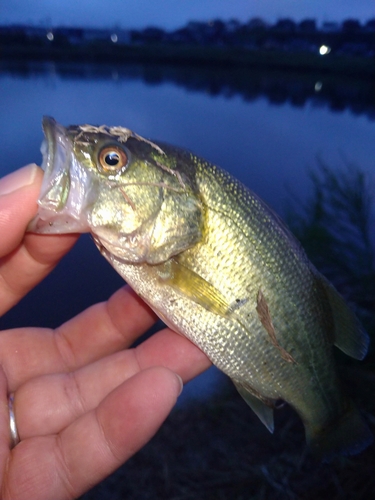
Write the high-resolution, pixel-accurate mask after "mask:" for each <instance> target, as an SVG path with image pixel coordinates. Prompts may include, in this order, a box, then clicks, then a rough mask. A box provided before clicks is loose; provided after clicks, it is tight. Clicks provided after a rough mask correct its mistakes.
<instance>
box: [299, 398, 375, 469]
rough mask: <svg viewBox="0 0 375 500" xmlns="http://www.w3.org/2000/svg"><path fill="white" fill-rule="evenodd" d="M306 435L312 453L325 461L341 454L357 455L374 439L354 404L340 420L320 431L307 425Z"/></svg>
mask: <svg viewBox="0 0 375 500" xmlns="http://www.w3.org/2000/svg"><path fill="white" fill-rule="evenodd" d="M306 437H307V442H308V444H309V446H310V448H311V451H312V453H313V454H314V455H315V456H316V457H317V458H318V459H320V460H322V461H324V462H329V461H330V460H332V459H333V458H335V457H337V456H340V455H356V454H357V453H360V452H361V451H362V450H364V449H365V448H367V447H368V446H370V444H372V442H373V440H374V437H373V435H372V432H371V431H370V429H369V427H368V426H367V424H366V423H365V422H364V420H363V419H362V417H361V415H360V414H359V411H358V410H357V409H356V408H355V407H354V405H351V406H350V408H349V410H348V411H347V412H346V413H344V414H343V415H342V417H341V418H340V419H339V420H337V421H336V422H333V423H332V424H331V425H329V426H328V427H326V428H324V429H320V430H319V431H318V432H316V431H315V432H311V429H309V428H308V427H307V428H306Z"/></svg>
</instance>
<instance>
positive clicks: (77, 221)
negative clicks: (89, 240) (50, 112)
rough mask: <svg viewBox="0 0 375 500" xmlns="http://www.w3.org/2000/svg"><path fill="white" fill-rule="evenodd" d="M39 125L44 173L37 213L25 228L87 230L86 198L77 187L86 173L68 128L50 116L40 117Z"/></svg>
mask: <svg viewBox="0 0 375 500" xmlns="http://www.w3.org/2000/svg"><path fill="white" fill-rule="evenodd" d="M42 127H43V131H44V135H45V138H44V140H43V142H42V146H41V152H42V155H43V162H42V169H43V170H44V177H43V181H42V186H41V191H40V194H39V199H38V206H39V209H38V213H37V215H36V216H35V217H34V219H32V221H31V222H30V223H29V225H28V227H27V231H29V232H34V233H43V234H66V233H82V232H88V231H89V228H88V223H87V220H86V219H85V218H84V214H83V204H84V201H85V200H84V196H83V191H82V190H81V191H79V184H80V181H81V180H82V178H85V179H87V176H85V173H84V170H83V169H82V167H81V165H80V164H79V163H78V161H77V159H76V158H75V156H74V153H73V143H72V140H71V139H70V137H69V135H68V132H67V129H66V128H65V127H63V126H62V125H60V124H59V123H58V122H57V121H56V120H55V119H54V118H52V117H50V116H44V117H43V120H42ZM72 178H73V181H74V182H73V183H72ZM77 178H78V182H77V180H76V179H77ZM86 183H87V181H86ZM72 184H73V185H72ZM85 186H86V184H85ZM72 191H73V192H72ZM77 191H79V192H78V196H79V201H78V202H77V201H76V198H77Z"/></svg>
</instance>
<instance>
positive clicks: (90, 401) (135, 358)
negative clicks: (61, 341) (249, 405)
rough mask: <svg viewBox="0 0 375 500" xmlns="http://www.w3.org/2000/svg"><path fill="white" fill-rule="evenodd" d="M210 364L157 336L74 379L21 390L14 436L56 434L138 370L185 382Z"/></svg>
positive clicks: (60, 377) (182, 342)
mask: <svg viewBox="0 0 375 500" xmlns="http://www.w3.org/2000/svg"><path fill="white" fill-rule="evenodd" d="M210 364H211V363H210V361H209V360H208V358H207V357H206V356H205V355H204V354H203V353H202V351H200V349H198V348H197V347H196V346H194V345H193V344H192V343H191V342H189V341H188V340H187V339H186V338H184V337H182V336H180V335H176V334H175V333H174V332H172V331H171V330H169V329H165V330H162V331H160V332H158V333H157V334H155V335H154V336H152V337H150V338H149V339H147V340H146V341H145V342H144V343H142V344H141V345H139V346H138V347H137V348H135V349H130V350H127V351H122V352H119V353H116V354H113V355H111V356H107V357H106V358H104V359H101V360H99V361H97V362H96V363H92V364H90V365H88V366H85V367H83V368H81V369H80V370H77V371H76V372H74V373H58V374H53V375H48V376H43V377H39V378H36V379H32V380H30V381H29V382H28V383H26V384H24V385H23V386H21V387H20V388H19V389H18V390H17V392H16V393H15V402H14V407H15V413H16V419H17V427H18V432H19V435H20V437H21V439H25V438H29V437H31V436H37V435H48V434H53V433H58V432H60V431H61V430H62V429H64V428H65V427H67V426H68V425H69V424H71V423H72V422H73V421H74V420H75V419H77V418H79V417H80V416H81V415H83V414H84V413H86V412H88V411H91V410H93V409H94V408H95V407H97V406H98V405H99V403H100V402H101V401H102V400H103V399H104V398H105V397H106V396H107V395H108V394H109V393H110V392H112V391H113V390H114V389H115V388H116V387H118V386H119V385H121V384H122V383H123V382H124V381H125V380H128V379H130V378H131V377H133V376H134V375H136V374H137V373H139V372H140V371H141V370H147V369H149V368H152V367H155V366H163V367H165V368H168V369H169V370H171V371H173V372H175V373H177V374H178V375H179V376H180V377H181V378H182V379H183V381H184V382H187V381H188V380H190V379H191V378H193V377H195V376H196V375H198V374H199V373H201V372H203V371H204V370H205V369H207V368H208V367H209V366H210Z"/></svg>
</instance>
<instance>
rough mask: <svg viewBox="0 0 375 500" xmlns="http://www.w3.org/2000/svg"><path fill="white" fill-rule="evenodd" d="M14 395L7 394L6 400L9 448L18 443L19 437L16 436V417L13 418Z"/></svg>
mask: <svg viewBox="0 0 375 500" xmlns="http://www.w3.org/2000/svg"><path fill="white" fill-rule="evenodd" d="M13 405H14V393H13V392H12V393H11V394H9V398H8V408H9V429H10V447H11V448H14V447H15V446H16V445H17V444H18V443H19V442H20V437H19V435H18V430H17V425H16V417H15V416H14V409H13Z"/></svg>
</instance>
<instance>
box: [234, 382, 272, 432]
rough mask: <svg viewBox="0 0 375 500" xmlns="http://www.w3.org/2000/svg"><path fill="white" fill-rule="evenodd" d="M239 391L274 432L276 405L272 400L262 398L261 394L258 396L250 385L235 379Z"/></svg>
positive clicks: (260, 418)
mask: <svg viewBox="0 0 375 500" xmlns="http://www.w3.org/2000/svg"><path fill="white" fill-rule="evenodd" d="M233 383H234V385H235V386H236V389H237V391H238V392H239V393H240V395H241V396H242V397H243V398H244V400H245V401H246V403H247V404H248V405H249V406H250V408H251V409H252V410H253V412H254V413H255V414H256V415H257V417H258V418H259V420H260V421H261V422H262V423H263V424H264V425H265V426H266V427H267V429H268V430H269V431H270V432H271V433H273V431H274V428H275V426H274V421H273V409H274V405H273V402H272V401H271V400H266V399H264V398H262V399H260V397H261V396H259V397H258V396H256V395H255V394H256V391H255V390H253V389H252V388H250V387H249V386H246V387H245V386H244V385H243V384H241V383H240V382H236V381H235V380H233Z"/></svg>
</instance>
